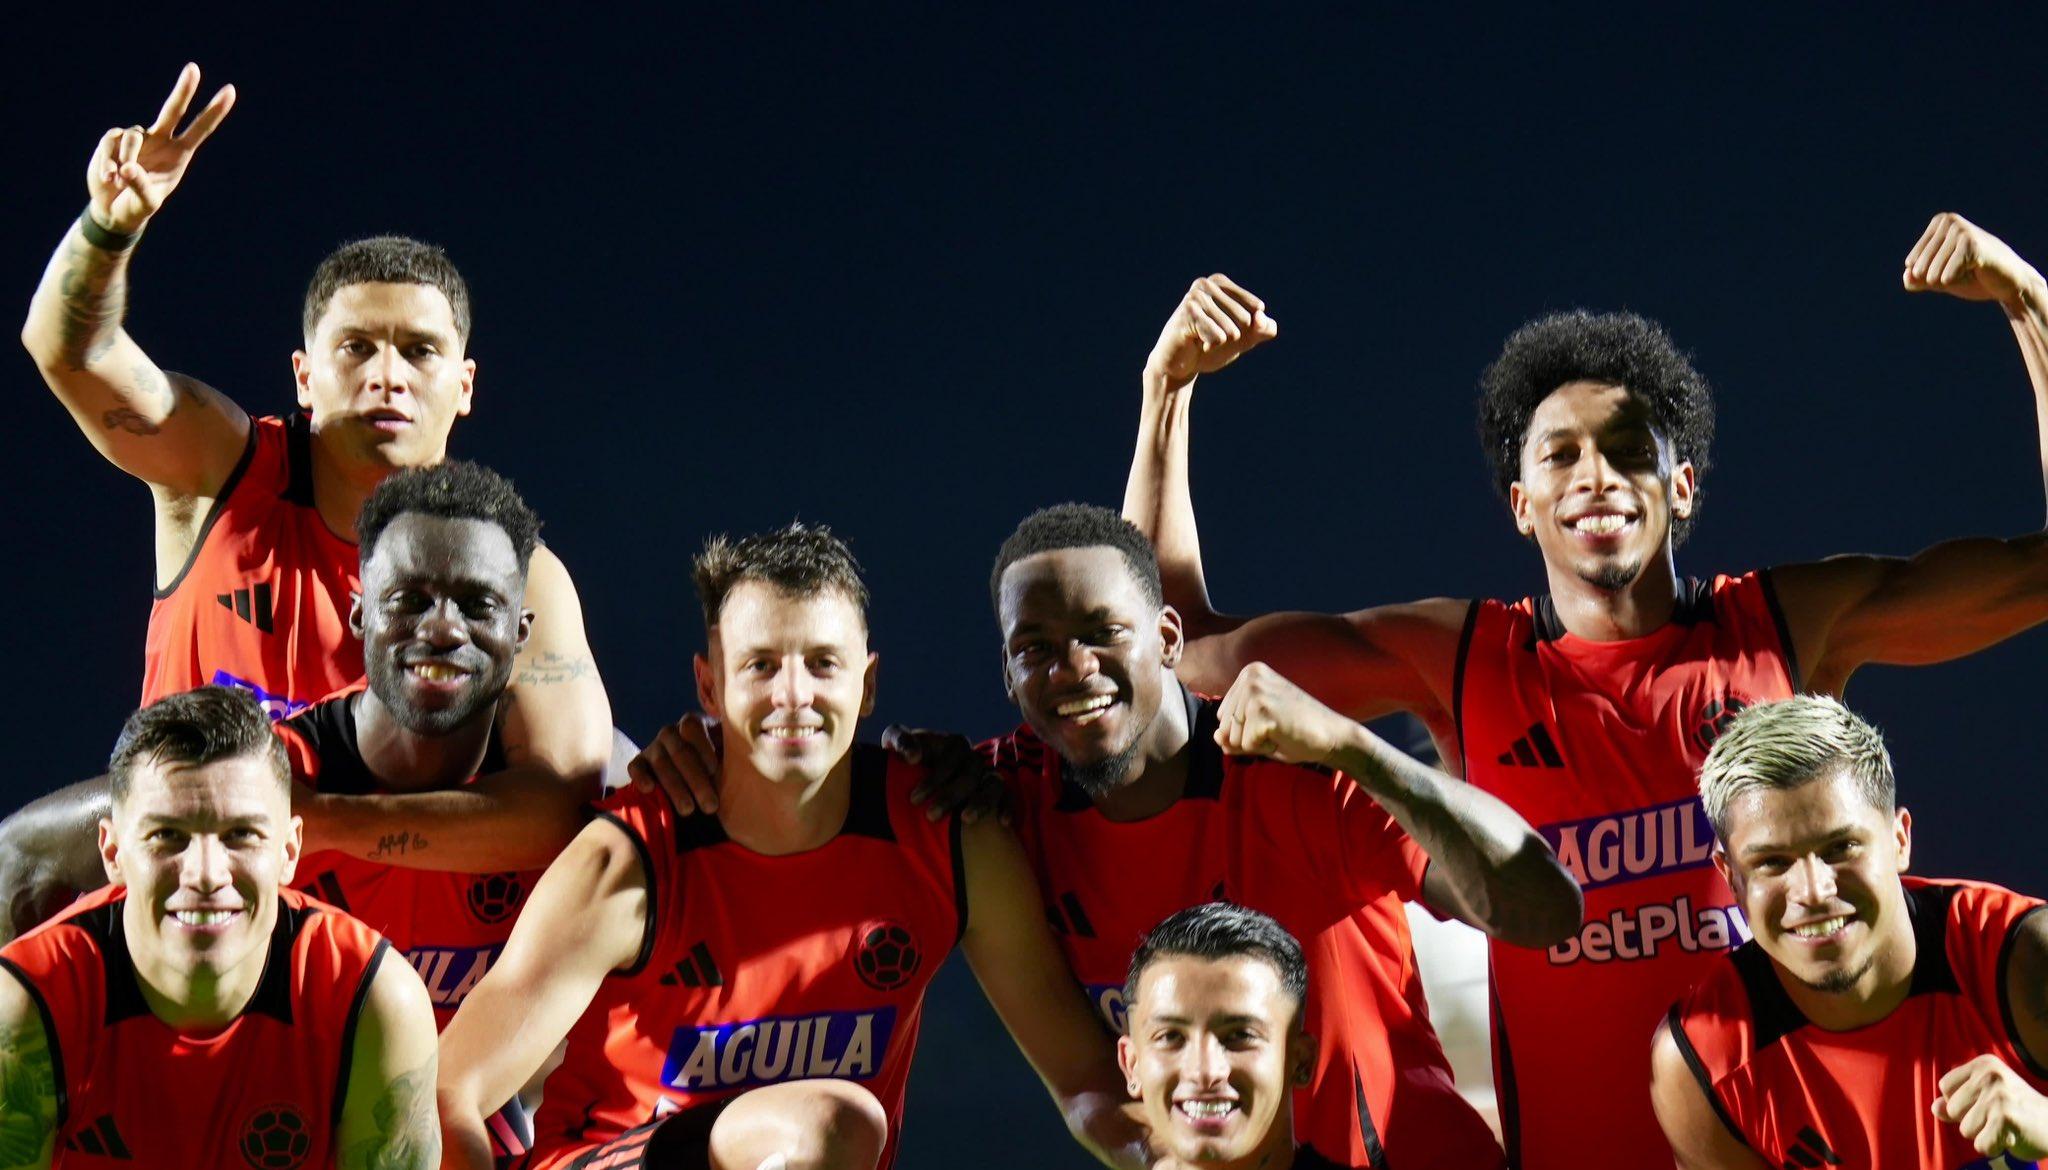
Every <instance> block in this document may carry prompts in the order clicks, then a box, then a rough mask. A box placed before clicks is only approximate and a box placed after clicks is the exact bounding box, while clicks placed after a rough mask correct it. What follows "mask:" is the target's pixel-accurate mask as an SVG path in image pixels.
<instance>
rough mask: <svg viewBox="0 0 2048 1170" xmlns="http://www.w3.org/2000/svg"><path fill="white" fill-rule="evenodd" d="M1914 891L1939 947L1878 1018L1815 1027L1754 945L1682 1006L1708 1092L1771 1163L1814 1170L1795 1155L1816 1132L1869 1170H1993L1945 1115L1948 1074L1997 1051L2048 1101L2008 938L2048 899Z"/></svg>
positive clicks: (1987, 888) (2000, 892) (1922, 932)
mask: <svg viewBox="0 0 2048 1170" xmlns="http://www.w3.org/2000/svg"><path fill="white" fill-rule="evenodd" d="M1905 883H1906V888H1907V890H1908V892H1909V897H1911V898H1912V899H1913V900H1914V902H1915V907H1914V918H1915V927H1916V930H1915V933H1916V935H1918V936H1919V937H1920V938H1921V939H1922V940H1923V942H1924V944H1926V945H1923V947H1922V949H1921V951H1920V952H1919V953H1918V955H1917V956H1916V960H1915V972H1914V990H1913V992H1912V993H1911V994H1910V995H1908V996H1907V997H1906V999H1905V1001H1904V1002H1903V1003H1901V1004H1900V1005H1899V1006H1898V1008H1897V1009H1895V1010H1894V1011H1893V1012H1892V1013H1891V1014H1890V1015H1888V1016H1886V1017H1885V1018H1884V1019H1882V1020H1880V1021H1878V1022H1877V1023H1874V1024H1869V1025H1866V1026H1865V1027H1861V1028H1857V1029H1854V1030H1852V1031H1847V1032H1830V1031H1826V1030H1824V1029H1822V1028H1819V1027H1817V1026H1815V1025H1813V1024H1810V1023H1807V1022H1806V1020H1805V1017H1804V1016H1801V1015H1799V1014H1798V1010H1797V1009H1796V1008H1794V1007H1792V1006H1791V1000H1790V997H1789V996H1786V995H1785V994H1784V992H1783V987H1782V984H1780V983H1778V982H1777V981H1776V980H1777V976H1776V974H1775V969H1774V968H1773V967H1772V966H1771V965H1770V961H1769V958H1768V956H1766V955H1764V954H1763V953H1762V951H1761V950H1760V948H1757V946H1756V944H1754V943H1752V944H1750V945H1749V946H1747V947H1745V948H1743V952H1744V953H1743V954H1741V955H1739V956H1736V957H1723V958H1719V959H1716V960H1715V961H1714V963H1713V966H1712V970H1711V971H1710V972H1709V973H1708V975H1707V977H1706V978H1705V979H1704V980H1702V981H1701V983H1700V985H1699V986H1698V987H1696V988H1694V989H1693V991H1692V993H1691V994H1690V995H1688V996H1686V998H1685V999H1684V1001H1683V1002H1682V1003H1681V1004H1680V1005H1679V1007H1678V1009H1677V1018H1678V1023H1679V1026H1680V1028H1682V1030H1683V1032H1684V1038H1685V1041H1686V1042H1687V1043H1689V1044H1690V1045H1691V1048H1692V1050H1693V1053H1694V1054H1695V1056H1696V1057H1697V1060H1698V1065H1697V1066H1696V1072H1697V1073H1698V1074H1699V1075H1700V1076H1701V1077H1702V1079H1703V1082H1704V1084H1703V1088H1706V1089H1707V1091H1709V1092H1711V1093H1712V1094H1713V1096H1714V1098H1715V1100H1716V1101H1717V1103H1718V1106H1719V1108H1720V1109H1721V1110H1722V1111H1724V1113H1725V1115H1726V1117H1727V1119H1728V1120H1730V1121H1732V1123H1733V1125H1734V1127H1735V1129H1736V1132H1737V1133H1738V1134H1739V1135H1740V1136H1741V1138H1742V1139H1743V1140H1744V1141H1745V1142H1747V1143H1749V1145H1750V1147H1751V1148H1752V1149H1755V1150H1756V1151H1757V1152H1758V1153H1759V1154H1761V1155H1762V1156H1763V1158H1764V1160H1765V1161H1766V1162H1768V1163H1770V1164H1771V1165H1779V1164H1781V1163H1783V1164H1790V1165H1806V1164H1808V1163H1807V1162H1806V1160H1805V1159H1804V1158H1801V1157H1800V1155H1799V1153H1797V1152H1795V1151H1800V1150H1803V1151H1804V1152H1805V1153H1806V1154H1807V1155H1808V1156H1811V1155H1812V1154H1813V1153H1814V1152H1815V1150H1814V1144H1815V1138H1814V1137H1813V1136H1809V1134H1810V1135H1818V1140H1819V1141H1821V1142H1824V1143H1825V1144H1826V1146H1827V1148H1828V1149H1829V1150H1832V1151H1833V1153H1834V1154H1835V1156H1836V1157H1838V1158H1840V1159H1841V1164H1842V1165H1845V1166H1856V1167H1861V1168H1865V1170H1908V1168H1911V1170H1922V1168H1933V1170H1958V1168H1960V1167H1965V1166H1981V1165H1983V1164H1984V1163H1983V1162H1982V1161H1981V1160H1980V1157H1979V1155H1978V1154H1977V1153H1976V1151H1975V1150H1974V1149H1972V1148H1971V1146H1970V1144H1969V1143H1968V1142H1966V1141H1964V1140H1963V1137H1962V1130H1961V1129H1959V1128H1958V1127H1956V1126H1954V1125H1950V1124H1948V1123H1947V1122H1943V1121H1939V1120H1937V1119H1936V1118H1935V1117H1934V1114H1933V1112H1932V1110H1933V1106H1934V1101H1935V1098H1936V1097H1938V1096H1939V1095H1940V1089H1939V1083H1940V1080H1941V1078H1942V1076H1943V1075H1944V1074H1946V1073H1947V1072H1949V1071H1950V1070H1951V1069H1954V1068H1956V1067H1957V1066H1959V1065H1962V1064H1964V1063H1966V1062H1968V1061H1970V1060H1973V1059H1975V1058H1976V1057H1979V1056H1983V1055H1986V1054H1990V1055H1994V1056H1997V1057H1999V1058H2000V1059H2001V1060H2003V1061H2005V1063H2006V1064H2007V1065H2009V1066H2011V1067H2012V1069H2013V1070H2014V1071H2015V1072H2018V1073H2020V1074H2021V1075H2022V1076H2024V1077H2026V1079H2027V1080H2028V1082H2029V1083H2030V1084H2032V1085H2033V1086H2034V1088H2035V1089H2036V1090H2039V1091H2043V1092H2048V1077H2043V1076H2041V1075H2038V1074H2036V1073H2034V1072H2032V1071H2030V1069H2029V1067H2028V1063H2027V1061H2026V1058H2025V1057H2024V1056H2023V1055H2022V1054H2021V1052H2020V1050H2019V1046H2018V1045H2019V1040H2018V1037H2016V1036H2014V1035H2013V1034H2012V1033H2011V1032H2010V1031H2009V1030H2008V1029H2007V1027H2006V1017H2005V1015H2004V1013H2003V1010H2002V1008H2001V996H2000V981H2001V979H2002V978H2003V972H2001V971H2000V970H1999V959H2000V957H2001V955H2002V953H2003V952H2004V948H2005V946H2006V942H2007V940H2008V939H2009V938H2010V937H2011V935H2012V933H2013V930H2014V929H2015V927H2016V926H2017V924H2018V923H2019V920H2020V918H2021V917H2023V916H2024V915H2026V914H2028V913H2030V912H2032V911H2034V910H2037V909H2039V908H2040V907H2041V902H2040V900H2039V899H2035V898H2027V897H2022V896H2021V895H2018V894H2015V893H2013V892H2012V891H2010V890H2005V889H2001V888H2000V887H1998V886H1993V885H1986V884H1983V883H1979V882H1956V881H1944V882H1938V883H1937V882H1928V881H1922V880H1920V879H1917V878H1911V877H1909V878H1906V879H1905ZM1930 951H1931V952H1933V953H1929V952H1930ZM2012 1165H2013V1166H2015V1167H2020V1166H2027V1165H2031V1163H2020V1162H2012Z"/></svg>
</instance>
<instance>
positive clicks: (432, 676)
mask: <svg viewBox="0 0 2048 1170" xmlns="http://www.w3.org/2000/svg"><path fill="white" fill-rule="evenodd" d="M411 670H412V673H413V675H414V676H415V677H418V678H423V679H426V680H427V681H428V682H454V681H455V680H456V679H458V678H461V677H462V671H460V670H457V669H456V668H454V667H452V666H449V665H448V664H446V663H443V662H415V663H413V664H412V667H411Z"/></svg>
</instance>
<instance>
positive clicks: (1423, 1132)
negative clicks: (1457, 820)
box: [982, 692, 1501, 1167]
mask: <svg viewBox="0 0 2048 1170" xmlns="http://www.w3.org/2000/svg"><path fill="white" fill-rule="evenodd" d="M1183 693H1184V694H1185V696H1186V702H1187V703H1188V721H1189V732H1190V738H1189V744H1188V751H1189V753H1190V759H1189V762H1188V779H1187V787H1186V789H1185V791H1184V792H1183V793H1182V795H1181V797H1180V799H1179V800H1177V801H1175V802H1174V803H1173V804H1172V805H1171V806H1169V807H1168V808H1166V809H1165V810H1164V811H1162V812H1160V813H1158V814H1156V815H1154V816H1151V817H1147V818H1145V819H1144V820H1140V821H1112V820H1109V819H1108V818H1106V817H1104V816H1103V815H1102V814H1101V813H1100V812H1099V811H1097V809H1096V808H1095V804H1094V802H1093V801H1092V800H1090V799H1089V797H1088V794H1087V793H1086V792H1084V791H1083V790H1082V789H1081V788H1080V787H1079V786H1077V785H1076V784H1074V783H1073V781H1072V780H1070V779H1068V778H1067V776H1066V773H1065V767H1064V765H1063V763H1062V761H1061V760H1060V757H1059V755H1058V753H1057V752H1055V751H1054V750H1053V749H1052V748H1050V747H1048V746H1047V745H1046V744H1045V743H1044V742H1043V741H1042V740H1040V739H1039V738H1038V737H1037V736H1036V735H1035V734H1033V733H1032V731H1031V730H1030V729H1029V728H1028V727H1024V728H1019V729H1018V730H1017V731H1015V732H1013V733H1012V734H1010V735H1009V736H1006V737H1004V738H1002V739H999V740H994V741H991V742H990V743H987V744H984V745H982V750H983V751H984V752H985V753H987V754H988V756H989V757H990V759H991V760H992V761H993V762H994V763H995V765H996V767H997V769H998V770H999V771H1001V772H1002V773H1003V775H1004V776H1005V778H1006V779H1007V780H1008V781H1009V782H1010V784H1011V786H1012V788H1013V789H1014V791H1015V793H1016V804H1017V810H1018V836H1019V837H1020V838H1021V839H1022V840H1023V843H1024V848H1025V851H1026V853H1027V854H1028V855H1029V856H1030V858H1031V862H1032V867H1033V869H1034V870H1035V871H1036V872H1037V875H1038V881H1039V886H1040V893H1041V894H1042V895H1043V897H1044V900H1045V907H1046V914H1047V916H1048V917H1049V918H1050V919H1051V920H1052V922H1053V926H1054V930H1055V933H1056V934H1057V936H1058V938H1059V943H1060V947H1061V950H1062V951H1063V952H1064V953H1065V955H1066V958H1067V963H1068V965H1069V966H1071V967H1072V968H1073V971H1074V974H1075V976H1076V977H1077V978H1078V979H1079V980H1080V981H1081V983H1082V984H1083V985H1084V986H1085V987H1086V989H1087V992H1088V995H1089V998H1090V1000H1091V1001H1092V1002H1093V1003H1094V1004H1095V1005H1096V1007H1097V1009H1098V1011H1100V1012H1101V1014H1102V1016H1103V1019H1104V1022H1105V1023H1106V1024H1107V1025H1108V1027H1109V1028H1110V1030H1112V1031H1115V1032H1121V1031H1122V1030H1123V1027H1124V1015H1123V1012H1124V1004H1123V986H1124V977H1125V975H1126V973H1127V972H1128V970H1129V967H1130V962H1131V953H1132V951H1134V950H1135V949H1136V948H1137V945H1138V942H1139V941H1140V940H1141V939H1142V938H1143V937H1144V935H1145V934H1146V932H1148V931H1150V930H1151V929H1152V928H1153V927H1154V926H1157V925H1158V924H1159V923H1160V922H1161V921H1162V920H1164V919H1165V918H1166V917H1167V916H1168V915H1170V914H1172V913H1174V912H1175V911H1178V910H1182V909H1185V908H1187V907H1189V906H1192V905H1196V904H1198V903H1201V902H1205V901H1209V900H1212V899H1224V900H1228V901H1231V902H1236V903H1238V904H1240V905H1244V906H1248V907H1250V908H1252V909H1254V910H1258V911H1261V912H1263V913H1265V914H1268V915H1271V916H1272V917H1273V918H1274V919H1276V920H1277V921H1278V922H1279V923H1280V924H1281V925H1282V926H1284V927H1286V928H1287V929H1288V931H1289V932H1290V933H1292V934H1293V935H1294V936H1295V938H1297V939H1298V940H1300V942H1301V945H1302V951H1303V954H1304V956H1305V957H1306V959H1307V961H1308V970H1309V988H1310V991H1309V1003H1308V1009H1307V1017H1306V1022H1307V1025H1308V1030H1309V1033H1310V1034H1311V1035H1313V1036H1315V1037H1316V1039H1317V1042H1318V1048H1317V1057H1316V1067H1315V1072H1314V1077H1313V1080H1312V1081H1311V1083H1310V1084H1309V1085H1308V1087H1307V1088H1306V1089H1304V1090H1302V1091H1301V1092H1300V1093H1298V1094H1297V1095H1296V1100H1295V1112H1294V1124H1295V1134H1296V1136H1297V1137H1298V1138H1300V1140H1301V1141H1302V1142H1303V1143H1304V1147H1305V1148H1309V1147H1312V1148H1313V1150H1314V1152H1315V1153H1316V1154H1317V1155H1320V1156H1325V1157H1329V1158H1334V1159H1336V1160H1337V1161H1339V1162H1341V1163H1342V1164H1344V1165H1358V1166H1375V1167H1377V1166H1395V1167H1400V1166H1459V1167H1493V1166H1498V1165H1500V1162H1501V1150H1500V1147H1499V1146H1498V1145H1497V1144H1496V1143H1495V1142H1494V1140H1493V1135H1492V1133H1491V1132H1490V1131H1489V1130H1488V1129H1487V1126H1486V1123H1485V1121H1483V1120H1482V1119H1481V1118H1480V1117H1479V1115H1478V1114H1477V1113H1476V1112H1475V1111H1474V1110H1473V1109H1472V1107H1471V1106H1469V1105H1467V1104H1466V1103H1465V1101H1464V1100H1463V1099H1462V1098H1461V1097H1459V1096H1458V1093H1457V1088H1456V1086H1455V1085H1454V1083H1453V1081H1452V1077H1451V1071H1450V1065H1449V1062H1448V1061H1447V1060H1446V1058H1445V1057H1444V1053H1443V1047H1442V1045H1441V1044H1440V1043H1439V1042H1438V1040H1437V1038H1436V1033H1435V1032H1434V1030H1432V1029H1431V1027H1430V1023H1429V1007H1428V1004H1427V1003H1426V1002H1425V1001H1424V999H1423V994H1422V985H1421V981H1420V979H1419V977H1418V975H1417V972H1416V968H1415V954H1414V947H1413V944H1412V942H1411V940H1410V938H1409V934H1408V919H1407V914H1406V910H1405V909H1404V907H1403V902H1404V901H1408V900H1413V899H1415V898H1417V897H1418V896H1419V894H1420V891H1421V887H1422V876H1423V872H1424V869H1425V867H1426V866H1427V865H1428V857H1427V856H1426V855H1425V854H1423V852H1422V850H1421V848H1420V847H1419V846H1417V845H1416V844H1415V842H1414V841H1413V840H1411V839H1410V838H1409V837H1408V835H1407V834H1406V833H1404V832H1403V831H1402V830H1401V827H1400V826H1399V825H1398V824H1396V823H1395V822H1394V819H1393V817H1392V816H1390V815H1388V813H1387V812H1386V810H1385V809H1383V808H1381V807H1380V806H1379V805H1378V804H1376V803H1374V802H1373V800H1372V799H1371V798H1370V797H1368V796H1367V795H1366V794H1365V792H1364V791H1363V790H1362V789H1360V788H1359V787H1358V785H1357V784H1356V783H1354V782H1353V781H1352V780H1351V779H1349V778H1348V777H1346V776H1344V775H1342V774H1341V773H1331V772H1328V771H1325V770H1321V769H1314V768H1302V767H1294V766H1290V765H1286V764H1278V763H1273V762H1271V761H1267V760H1261V759H1253V758H1245V757H1225V756H1224V755H1223V754H1222V751H1221V750H1220V749H1219V748H1218V747H1217V746H1216V741H1215V738H1214V733H1215V731H1216V709H1217V705H1216V703H1215V702H1214V701H1213V700H1206V699H1201V698H1199V697H1198V696H1196V695H1194V694H1192V693H1191V692H1183ZM1169 701H1171V700H1169Z"/></svg>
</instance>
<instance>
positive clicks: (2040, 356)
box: [2003, 273, 2048, 495]
mask: <svg viewBox="0 0 2048 1170" xmlns="http://www.w3.org/2000/svg"><path fill="white" fill-rule="evenodd" d="M2003 307H2004V309H2005V317H2006V321H2007V322H2008V323H2009V324H2011V326H2012V331H2013V336H2014V337H2015V338H2016V339H2018V341H2019V345H2020V356H2021V358H2022V359H2023V360H2024V361H2025V362H2026V365H2027V380H2028V381H2029V382H2030V383H2032V385H2033V389H2034V420H2035V424H2036V428H2037V430H2036V433H2037V434H2038V436H2039V438H2040V448H2041V487H2042V492H2043V494H2044V495H2048V282H2044V281H2043V280H2042V278H2041V276H2040V275H2039V274H2038V273H2036V274H2034V275H2033V278H2032V279H2031V280H2029V281H2026V282H2025V283H2024V284H2022V285H2021V287H2020V291H2019V296H2018V297H2017V299H2015V300H2013V301H2011V302H2008V303H2006V304H2005V305H2004V306H2003Z"/></svg>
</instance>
